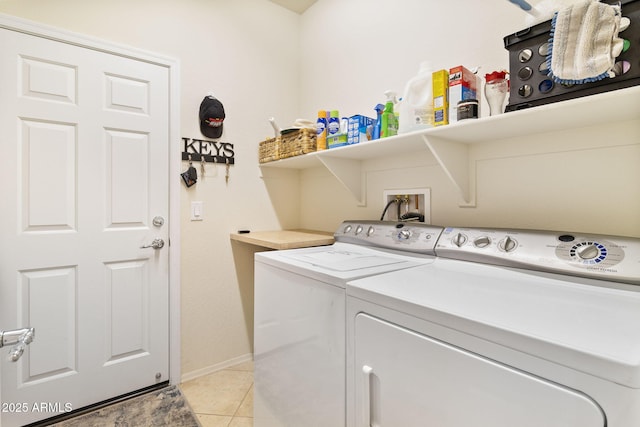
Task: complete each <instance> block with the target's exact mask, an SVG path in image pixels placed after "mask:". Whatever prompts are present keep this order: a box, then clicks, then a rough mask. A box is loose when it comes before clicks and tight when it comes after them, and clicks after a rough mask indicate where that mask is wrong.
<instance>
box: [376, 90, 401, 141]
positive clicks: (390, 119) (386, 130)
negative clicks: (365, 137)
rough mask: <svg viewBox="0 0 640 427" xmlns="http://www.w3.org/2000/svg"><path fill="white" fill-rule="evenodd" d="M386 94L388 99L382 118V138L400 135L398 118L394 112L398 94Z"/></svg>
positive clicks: (388, 92)
mask: <svg viewBox="0 0 640 427" xmlns="http://www.w3.org/2000/svg"><path fill="white" fill-rule="evenodd" d="M384 94H385V95H386V97H387V101H386V103H385V104H384V111H382V115H381V118H380V138H386V137H388V136H394V135H397V134H398V118H397V117H396V114H395V113H394V111H393V107H394V104H395V103H396V93H395V92H392V91H390V90H388V91H386V92H385V93H384Z"/></svg>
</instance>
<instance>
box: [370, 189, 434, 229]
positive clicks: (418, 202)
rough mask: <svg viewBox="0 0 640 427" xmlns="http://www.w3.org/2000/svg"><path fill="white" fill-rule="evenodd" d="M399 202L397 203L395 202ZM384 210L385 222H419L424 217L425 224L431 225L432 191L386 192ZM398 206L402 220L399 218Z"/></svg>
mask: <svg viewBox="0 0 640 427" xmlns="http://www.w3.org/2000/svg"><path fill="white" fill-rule="evenodd" d="M394 200H397V202H394ZM382 206H383V209H384V208H386V212H385V214H384V220H385V221H419V220H420V219H421V218H422V217H421V216H424V221H423V222H424V223H425V224H431V189H430V188H400V189H396V190H384V192H383V205H382ZM398 206H399V209H400V215H399V216H400V218H398Z"/></svg>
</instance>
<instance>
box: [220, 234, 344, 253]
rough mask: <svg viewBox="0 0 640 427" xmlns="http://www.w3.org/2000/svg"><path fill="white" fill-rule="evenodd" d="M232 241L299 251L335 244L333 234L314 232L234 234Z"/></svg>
mask: <svg viewBox="0 0 640 427" xmlns="http://www.w3.org/2000/svg"><path fill="white" fill-rule="evenodd" d="M231 240H235V241H238V242H244V243H248V244H250V245H256V246H262V247H265V248H270V249H297V248H308V247H311V246H325V245H331V244H333V242H334V240H333V233H326V232H324V231H313V230H279V231H252V232H250V233H232V234H231Z"/></svg>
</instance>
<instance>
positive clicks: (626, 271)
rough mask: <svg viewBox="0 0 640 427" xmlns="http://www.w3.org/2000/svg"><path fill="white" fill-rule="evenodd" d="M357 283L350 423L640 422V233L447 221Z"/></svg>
mask: <svg viewBox="0 0 640 427" xmlns="http://www.w3.org/2000/svg"><path fill="white" fill-rule="evenodd" d="M436 255H437V258H436V259H435V260H434V262H433V263H430V264H428V265H424V266H419V267H416V268H413V269H408V270H403V271H397V272H392V273H387V274H384V275H378V276H374V277H369V278H363V279H360V280H356V281H352V282H349V283H348V284H347V342H348V344H347V348H348V351H347V408H348V409H347V412H348V415H347V425H348V426H350V427H355V426H357V427H362V426H367V427H369V426H402V427H412V426H438V427H469V426H473V427H516V426H517V427H540V426H545V427H605V426H606V427H638V426H640V286H638V285H640V239H632V238H622V237H607V236H590V235H582V234H570V233H566V234H561V233H552V232H549V233H547V232H533V231H522V230H520V231H518V230H511V231H507V230H486V229H459V228H447V229H445V230H444V231H443V233H442V235H441V236H440V239H439V241H438V243H437V245H436Z"/></svg>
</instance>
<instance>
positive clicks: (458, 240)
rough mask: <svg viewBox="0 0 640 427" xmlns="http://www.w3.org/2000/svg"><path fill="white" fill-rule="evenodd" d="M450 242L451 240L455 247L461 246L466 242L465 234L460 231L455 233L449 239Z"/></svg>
mask: <svg viewBox="0 0 640 427" xmlns="http://www.w3.org/2000/svg"><path fill="white" fill-rule="evenodd" d="M451 242H453V244H454V245H456V246H457V247H461V246H462V245H464V244H465V243H467V236H465V235H464V234H462V233H456V234H455V235H454V236H453V238H452V239H451Z"/></svg>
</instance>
